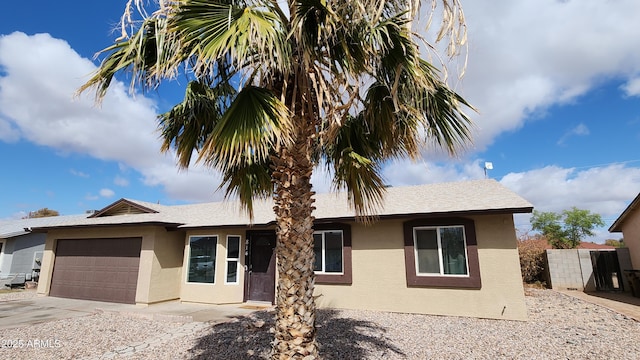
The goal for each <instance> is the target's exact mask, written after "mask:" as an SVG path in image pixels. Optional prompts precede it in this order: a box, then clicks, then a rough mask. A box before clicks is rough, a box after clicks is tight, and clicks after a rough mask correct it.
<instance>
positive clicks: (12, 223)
mask: <svg viewBox="0 0 640 360" xmlns="http://www.w3.org/2000/svg"><path fill="white" fill-rule="evenodd" d="M86 217H87V215H85V214H80V215H66V216H48V217H43V218H32V219H18V220H4V221H1V222H0V238H1V239H9V238H12V237H16V236H20V235H24V234H28V233H29V231H28V230H25V229H30V228H34V227H52V226H56V225H61V224H67V223H73V222H76V221H82V220H83V219H85V218H86Z"/></svg>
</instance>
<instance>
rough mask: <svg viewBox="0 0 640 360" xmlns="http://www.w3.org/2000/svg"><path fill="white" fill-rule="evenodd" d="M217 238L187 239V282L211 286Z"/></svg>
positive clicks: (214, 269)
mask: <svg viewBox="0 0 640 360" xmlns="http://www.w3.org/2000/svg"><path fill="white" fill-rule="evenodd" d="M217 244H218V237H217V236H190V237H189V274H188V277H187V282H192V283H207V284H213V283H214V282H215V278H216V276H215V275H216V246H217Z"/></svg>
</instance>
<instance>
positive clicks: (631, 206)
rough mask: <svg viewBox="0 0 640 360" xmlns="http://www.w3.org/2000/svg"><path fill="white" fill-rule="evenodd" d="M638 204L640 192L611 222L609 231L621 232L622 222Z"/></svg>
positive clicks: (639, 203)
mask: <svg viewBox="0 0 640 360" xmlns="http://www.w3.org/2000/svg"><path fill="white" fill-rule="evenodd" d="M638 206H640V194H638V196H636V198H635V199H633V201H632V202H631V204H629V206H627V208H626V209H624V211H623V212H622V214H620V216H619V217H618V218H617V219H616V221H614V222H613V224H612V225H611V227H610V228H609V232H622V224H623V223H624V221H625V220H626V219H627V217H628V216H629V214H631V213H632V212H633V210H635V209H637V208H638Z"/></svg>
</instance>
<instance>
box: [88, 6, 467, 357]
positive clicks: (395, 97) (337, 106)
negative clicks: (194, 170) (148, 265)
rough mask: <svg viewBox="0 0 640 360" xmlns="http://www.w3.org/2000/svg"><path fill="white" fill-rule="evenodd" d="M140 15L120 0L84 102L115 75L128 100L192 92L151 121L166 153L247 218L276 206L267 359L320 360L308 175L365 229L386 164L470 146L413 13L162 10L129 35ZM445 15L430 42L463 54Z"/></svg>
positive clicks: (450, 10)
mask: <svg viewBox="0 0 640 360" xmlns="http://www.w3.org/2000/svg"><path fill="white" fill-rule="evenodd" d="M433 1H434V5H435V2H436V0H433ZM141 2H142V0H128V4H127V10H126V12H125V15H124V16H123V22H122V24H123V37H122V38H120V39H119V40H117V41H116V43H115V44H114V45H112V46H111V47H108V48H106V49H104V50H103V52H104V53H106V54H107V55H106V57H105V59H104V60H103V61H102V63H101V65H100V67H99V69H98V70H97V71H96V73H95V74H94V76H93V77H92V78H91V79H90V80H89V81H88V82H87V83H86V84H85V85H84V86H83V87H82V88H81V89H80V90H79V91H84V90H86V89H88V88H95V89H96V97H97V100H98V101H99V100H100V99H101V98H102V97H103V96H104V95H105V93H106V91H107V89H108V87H109V85H110V84H111V81H112V79H113V77H114V75H115V74H116V73H118V72H128V73H129V76H130V77H131V85H132V88H136V87H138V86H141V87H142V88H143V89H151V88H154V87H156V86H158V85H159V84H160V83H161V82H162V81H165V80H167V79H173V78H175V77H177V76H184V77H187V78H188V79H189V80H190V82H189V83H188V85H187V87H186V93H185V96H184V100H183V101H182V102H181V103H179V104H177V105H175V106H174V107H173V108H172V109H171V110H170V111H168V112H166V113H164V114H161V115H159V129H160V132H161V139H162V141H163V145H162V150H163V151H168V150H171V149H175V151H176V154H177V161H178V165H179V166H180V167H183V168H186V167H188V166H189V164H190V163H191V161H192V155H193V154H194V153H195V154H197V160H198V161H201V162H203V163H204V164H206V165H208V166H211V167H213V168H215V169H218V170H219V171H221V172H222V174H223V183H222V184H221V185H220V188H222V189H225V190H226V195H227V196H237V197H238V198H239V200H240V202H241V204H242V205H243V207H244V209H245V210H246V211H247V212H248V213H249V214H250V215H251V214H252V209H253V205H252V204H253V201H254V199H260V198H262V199H264V198H269V197H272V198H273V201H274V204H275V206H274V211H275V215H276V219H277V230H276V231H277V235H278V241H277V246H276V258H277V267H278V289H277V298H276V325H275V341H274V342H273V349H272V358H274V359H288V358H305V359H307V358H309V359H311V358H316V357H317V354H318V349H317V348H318V346H317V344H316V340H315V302H314V297H313V291H314V271H313V262H314V251H313V221H314V218H313V214H312V212H313V209H314V208H313V203H314V199H313V195H314V193H313V191H312V186H311V182H310V177H311V174H312V173H313V171H314V168H316V167H317V166H319V165H320V166H327V167H328V168H329V169H330V170H331V173H332V174H333V185H334V187H335V189H336V190H346V192H347V193H348V195H349V196H348V198H349V201H350V204H351V205H352V207H353V208H354V210H355V213H356V215H357V216H358V217H359V218H363V219H368V217H366V216H367V215H372V214H375V210H376V208H378V207H379V206H380V205H381V203H382V200H383V195H384V180H383V179H382V176H381V167H382V165H383V164H384V162H385V161H389V160H390V159H395V158H402V157H411V158H417V157H419V156H420V151H421V149H422V145H424V144H429V143H431V144H433V143H435V144H436V145H438V146H440V147H442V148H444V149H445V150H447V151H448V152H450V153H451V154H454V153H455V152H456V151H457V150H458V149H460V148H461V146H463V145H465V144H466V143H467V142H468V141H470V130H469V129H470V126H471V122H470V119H469V118H468V117H467V115H465V113H464V112H463V107H465V106H466V107H469V105H468V104H467V103H466V102H465V100H464V99H462V98H461V97H460V96H459V95H458V94H456V93H455V92H454V91H452V90H451V89H450V88H449V87H448V86H447V84H446V82H445V81H444V80H443V79H442V75H441V73H440V72H439V71H438V70H437V69H436V67H434V66H433V65H432V64H431V63H429V62H428V61H426V60H425V59H423V58H422V57H421V54H420V45H421V44H423V45H424V46H425V48H430V45H429V44H427V43H426V42H421V40H420V39H421V38H420V36H418V35H417V34H416V33H414V32H413V31H412V25H413V24H412V22H411V19H413V18H414V16H415V15H416V13H417V11H418V6H417V5H418V4H419V1H417V0H395V1H382V0H360V1H343V0H340V1H331V0H297V1H286V2H285V1H276V0H235V1H233V0H226V1H225V0H215V1H214V0H209V1H208V0H180V1H168V0H166V1H162V0H161V1H160V6H159V9H158V10H157V11H155V12H154V13H152V14H150V15H146V13H145V12H144V11H141V13H142V14H143V19H142V21H141V22H140V23H135V22H133V21H131V12H132V9H133V8H134V7H133V5H140V3H141ZM441 3H442V5H443V15H444V16H443V18H444V19H445V21H444V22H443V27H442V29H441V32H440V33H439V34H438V38H441V37H446V38H448V39H450V45H456V44H459V43H460V42H461V41H462V40H464V36H465V34H464V19H463V16H462V12H461V8H460V6H459V3H458V0H442V1H441ZM284 6H286V7H284ZM433 9H435V7H434V8H432V9H431V10H430V12H431V13H433ZM136 24H137V26H136ZM129 28H132V29H133V30H132V32H131V34H129V33H128V29H129ZM431 49H433V48H431Z"/></svg>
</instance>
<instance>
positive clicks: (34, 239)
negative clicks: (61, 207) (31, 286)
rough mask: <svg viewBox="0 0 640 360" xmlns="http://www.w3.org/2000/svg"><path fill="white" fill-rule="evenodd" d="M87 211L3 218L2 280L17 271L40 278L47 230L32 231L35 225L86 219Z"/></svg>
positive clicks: (0, 227)
mask: <svg viewBox="0 0 640 360" xmlns="http://www.w3.org/2000/svg"><path fill="white" fill-rule="evenodd" d="M84 217H86V215H71V216H56V217H44V218H32V219H16V220H6V221H1V222H0V282H1V281H2V280H3V279H7V278H9V277H10V276H12V275H14V274H25V277H26V279H27V280H31V279H32V278H37V276H38V272H39V269H40V264H41V261H42V254H43V251H44V243H45V240H46V234H42V233H34V232H31V231H29V229H30V228H32V227H37V226H51V225H53V224H56V223H57V222H59V221H67V222H68V221H73V220H77V219H82V218H84Z"/></svg>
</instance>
